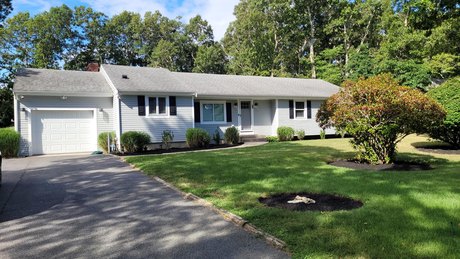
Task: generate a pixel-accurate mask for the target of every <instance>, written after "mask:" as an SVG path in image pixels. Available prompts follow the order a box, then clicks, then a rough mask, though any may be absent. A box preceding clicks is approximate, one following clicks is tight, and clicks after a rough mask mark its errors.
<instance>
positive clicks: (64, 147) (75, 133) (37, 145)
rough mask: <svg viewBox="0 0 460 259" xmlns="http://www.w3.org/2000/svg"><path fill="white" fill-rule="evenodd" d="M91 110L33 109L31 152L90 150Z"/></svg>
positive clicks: (92, 137)
mask: <svg viewBox="0 0 460 259" xmlns="http://www.w3.org/2000/svg"><path fill="white" fill-rule="evenodd" d="M94 124H95V122H94V119H93V111H33V112H32V151H33V154H56V153H71V152H89V151H94V150H95V149H96V147H97V145H96V127H95V125H94Z"/></svg>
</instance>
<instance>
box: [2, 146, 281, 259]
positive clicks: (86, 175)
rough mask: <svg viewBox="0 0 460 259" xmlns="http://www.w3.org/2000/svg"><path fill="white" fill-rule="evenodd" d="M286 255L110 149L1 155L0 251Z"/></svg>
mask: <svg viewBox="0 0 460 259" xmlns="http://www.w3.org/2000/svg"><path fill="white" fill-rule="evenodd" d="M31 257H32V258H288V255H287V254H286V253H284V252H282V251H279V250H277V249H275V248H273V247H271V246H269V245H268V244H266V243H265V242H264V241H263V240H261V239H257V238H255V237H254V236H252V235H250V234H249V233H247V232H245V231H244V230H242V229H241V228H239V227H237V226H235V225H233V224H232V223H229V222H227V221H225V220H223V219H222V218H221V217H220V216H219V215H217V214H215V213H214V212H212V211H210V210H208V209H207V208H205V207H202V206H200V205H197V204H195V203H193V202H192V201H187V200H184V199H183V198H182V197H181V196H180V194H178V193H177V192H175V191H173V190H171V189H169V188H167V187H165V186H164V185H162V184H161V183H159V182H156V181H154V180H152V179H150V178H148V177H147V176H145V175H143V174H142V173H141V172H139V171H137V170H135V169H132V168H131V167H130V166H129V165H127V164H125V163H123V162H121V161H119V160H118V159H116V158H113V157H110V156H87V155H84V156H83V155H71V156H37V157H29V158H21V159H8V160H4V161H3V185H2V187H1V188H0V258H31Z"/></svg>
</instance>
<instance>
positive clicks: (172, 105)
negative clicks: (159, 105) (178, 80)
mask: <svg viewBox="0 0 460 259" xmlns="http://www.w3.org/2000/svg"><path fill="white" fill-rule="evenodd" d="M169 115H173V116H176V115H177V106H176V96H169Z"/></svg>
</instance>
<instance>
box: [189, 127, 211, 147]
mask: <svg viewBox="0 0 460 259" xmlns="http://www.w3.org/2000/svg"><path fill="white" fill-rule="evenodd" d="M185 138H186V139H187V144H188V146H189V147H191V148H199V147H206V146H208V145H209V142H211V137H210V136H209V133H208V132H207V131H206V130H204V129H200V128H189V129H187V131H186V132H185Z"/></svg>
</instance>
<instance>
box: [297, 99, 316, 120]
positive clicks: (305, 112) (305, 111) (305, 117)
mask: <svg viewBox="0 0 460 259" xmlns="http://www.w3.org/2000/svg"><path fill="white" fill-rule="evenodd" d="M293 101H294V120H312V119H313V108H311V107H310V109H311V110H312V111H311V115H312V116H311V118H308V105H307V102H308V101H310V103H311V100H293ZM300 102H303V105H304V106H303V117H297V113H296V111H297V110H299V111H300V109H296V103H300Z"/></svg>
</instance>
